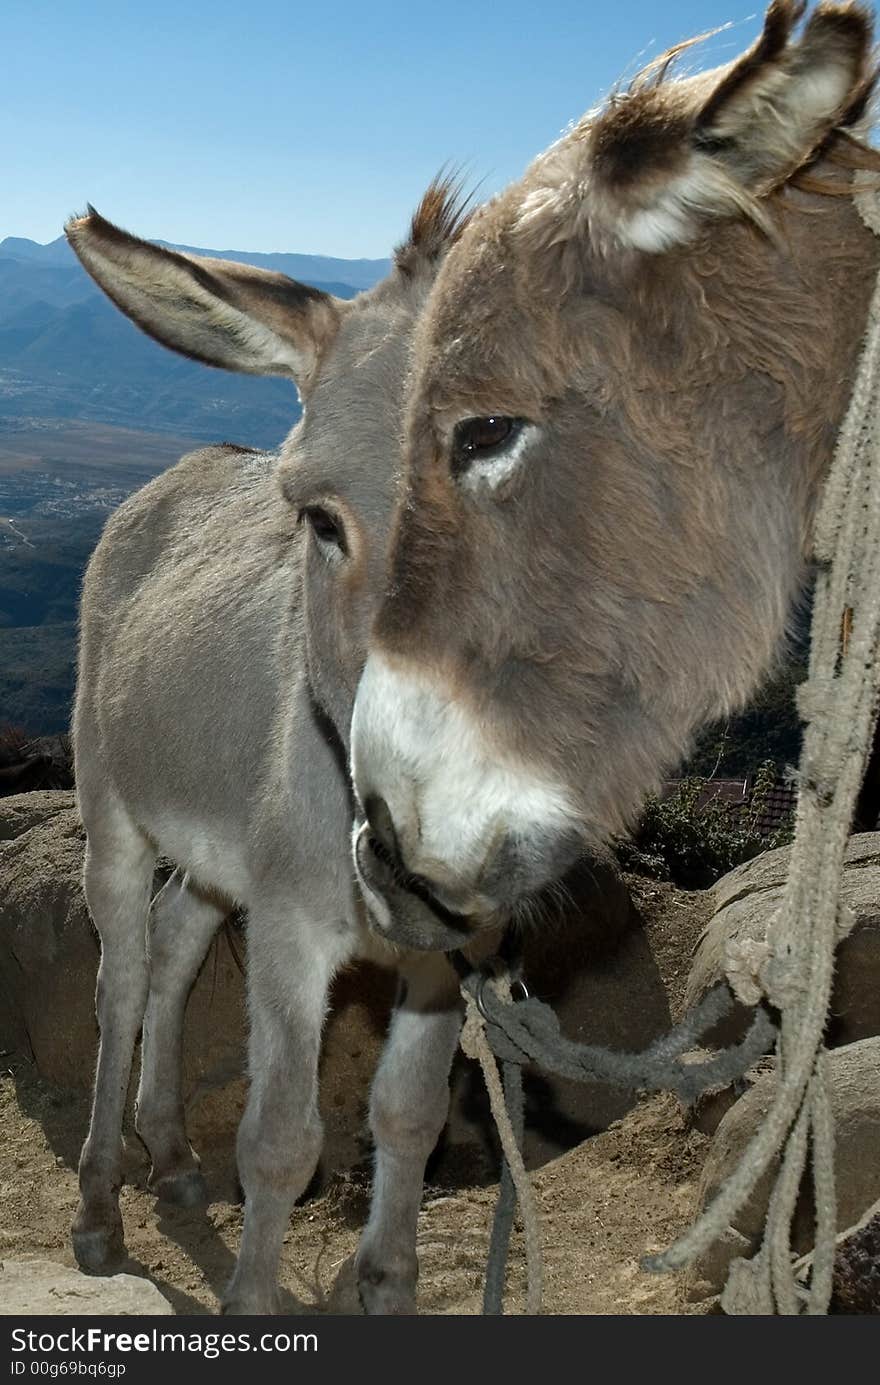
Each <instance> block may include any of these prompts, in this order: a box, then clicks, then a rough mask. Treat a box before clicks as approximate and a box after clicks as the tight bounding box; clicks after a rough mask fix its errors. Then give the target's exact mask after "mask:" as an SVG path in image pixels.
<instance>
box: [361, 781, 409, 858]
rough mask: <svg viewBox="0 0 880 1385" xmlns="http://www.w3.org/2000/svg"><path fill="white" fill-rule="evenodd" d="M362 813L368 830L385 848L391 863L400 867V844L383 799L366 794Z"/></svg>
mask: <svg viewBox="0 0 880 1385" xmlns="http://www.w3.org/2000/svg"><path fill="white" fill-rule="evenodd" d="M364 812H365V813H366V816H367V822H368V823H369V824H370V830H371V831H372V833H373V834H374V836H376V837H377V838H378V840H379V842H380V844H381V845H382V846H383V847H384V848H385V850H386V851H387V853H388V855H389V856H390V858H391V861H392V863H393V864H394V865H400V864H401V855H400V844H399V842H398V840H397V832H396V831H395V828H394V819H393V818H392V816H391V810H390V808H389V807H388V804H387V803H386V802H385V800H384V798H380V797H379V795H378V794H368V795H367V797H366V798H365V799H364Z"/></svg>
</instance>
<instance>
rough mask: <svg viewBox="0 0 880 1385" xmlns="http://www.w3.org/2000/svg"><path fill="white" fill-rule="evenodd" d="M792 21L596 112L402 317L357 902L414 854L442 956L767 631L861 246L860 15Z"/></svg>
mask: <svg viewBox="0 0 880 1385" xmlns="http://www.w3.org/2000/svg"><path fill="white" fill-rule="evenodd" d="M803 11H804V6H803V5H801V4H796V3H792V0H775V3H773V4H772V5H771V6H770V8H769V10H768V11H767V14H766V19H765V23H764V27H763V31H762V33H761V35H760V37H759V39H758V40H757V42H756V43H755V44H754V46H753V47H752V48H751V49H750V50H749V51H748V52H746V53H745V54H744V55H743V56H742V57H740V58H739V59H738V60H737V61H735V62H733V63H731V64H730V65H728V66H726V67H723V68H720V69H717V70H715V71H711V72H707V73H704V74H701V75H696V76H690V77H688V78H686V79H683V80H672V79H670V77H669V67H670V64H671V62H672V60H673V59H674V58H675V57H676V56H677V55H678V53H679V52H680V51H681V50H680V49H678V50H673V51H672V52H671V53H668V54H667V55H666V56H665V57H664V58H663V59H661V60H660V61H659V62H656V63H654V64H652V65H651V67H649V68H648V69H647V70H646V71H644V72H643V73H642V74H641V75H640V76H639V77H638V78H637V79H636V80H635V81H634V82H633V84H632V86H631V87H630V88H629V89H628V90H627V91H626V92H622V93H618V94H616V95H614V96H612V98H611V99H610V100H609V101H608V102H607V104H606V105H605V106H604V107H603V108H602V109H600V110H598V111H595V112H591V113H589V114H588V115H586V116H585V117H584V118H583V120H581V122H580V123H579V124H578V125H576V126H575V127H574V128H573V129H572V130H571V132H570V133H567V134H566V135H564V136H563V137H562V138H561V139H560V140H559V141H558V142H557V143H556V144H554V145H553V146H552V147H551V148H550V149H549V150H548V151H547V152H546V153H544V154H543V155H542V156H540V157H539V158H538V159H537V160H536V161H535V162H534V163H533V164H532V165H531V167H530V168H529V169H528V171H527V172H526V174H525V175H524V177H523V178H522V180H521V181H519V182H517V183H515V184H513V185H512V186H511V187H509V188H508V189H507V190H506V191H504V192H503V193H502V194H500V195H499V196H498V197H497V198H495V199H494V201H492V202H490V203H489V204H487V205H486V206H485V207H484V208H482V209H481V210H480V211H478V212H477V213H476V214H475V215H474V217H473V219H472V220H471V222H470V224H469V225H468V226H467V227H466V228H465V230H464V232H463V234H462V236H461V238H460V239H459V241H458V243H457V244H456V245H455V246H454V247H453V249H452V250H451V251H450V254H449V255H448V257H447V259H446V260H445V262H444V264H443V266H442V268H441V270H440V272H439V274H438V277H437V281H436V284H435V286H434V288H433V290H432V292H431V296H430V299H429V302H428V305H427V307H426V309H425V311H424V313H423V314H422V316H421V318H420V321H419V326H418V329H417V334H416V342H415V346H414V357H413V360H414V366H413V372H412V376H411V380H410V383H409V385H408V402H407V415H406V440H405V452H406V462H405V472H404V486H403V493H402V496H401V498H400V500H399V502H398V510H397V515H396V519H395V524H394V530H393V533H392V538H391V551H390V559H389V561H390V575H389V580H388V586H387V590H386V593H385V595H384V598H383V601H382V604H381V606H380V608H379V612H378V615H377V618H376V622H375V625H374V627H373V631H372V634H371V638H370V643H369V653H368V658H367V662H366V665H365V668H364V672H363V675H362V677H361V680H360V684H359V687H358V691H357V696H356V699H355V709H354V718H353V724H352V766H353V777H354V783H355V787H356V791H357V794H358V797H359V799H360V802H361V803H362V804H363V806H364V809H365V812H366V815H367V819H368V821H366V822H365V824H364V826H363V827H362V829H361V830H360V832H359V833H358V836H357V840H356V851H355V855H356V863H357V869H358V872H359V876H360V878H361V881H362V884H363V886H364V889H365V892H366V895H367V898H368V899H369V900H370V902H371V907H372V908H373V909H374V911H375V912H376V916H377V918H379V919H384V920H385V921H386V922H387V921H388V920H389V919H394V918H396V917H399V903H400V901H401V899H402V898H403V896H404V882H405V878H406V875H405V873H407V872H411V873H414V874H417V875H418V876H420V877H422V889H423V891H428V892H430V894H431V895H433V897H434V898H435V900H436V901H437V902H438V903H439V904H440V905H442V907H443V908H444V909H445V910H446V915H445V918H444V919H443V920H442V921H439V920H438V921H437V922H436V923H435V925H434V941H435V943H436V944H437V945H438V946H443V945H445V942H446V938H447V936H448V934H449V931H450V928H455V929H456V930H457V931H458V932H459V933H460V934H463V933H465V932H467V931H468V930H471V932H473V930H474V929H476V928H478V927H479V926H480V924H481V923H482V922H483V921H485V920H488V919H490V918H492V917H493V916H494V915H495V913H496V912H497V911H498V910H499V908H506V909H512V910H514V911H515V910H516V909H517V908H518V907H520V906H521V905H522V904H523V903H525V902H527V901H528V899H529V897H530V896H531V895H532V894H533V893H534V892H535V891H536V890H538V889H540V888H541V887H542V886H543V885H544V884H545V883H546V882H547V881H548V880H552V879H554V878H555V877H557V876H558V875H559V874H560V872H561V871H562V870H563V869H564V868H565V866H566V864H567V863H568V862H569V861H570V860H571V858H572V856H573V855H574V854H575V853H576V852H578V851H579V850H582V849H583V846H584V843H585V842H586V843H587V844H589V845H591V846H596V845H597V844H598V843H600V842H601V841H603V840H604V839H606V838H607V837H608V836H610V835H612V834H616V833H619V832H621V831H623V830H624V829H625V827H626V825H627V823H628V821H630V820H631V818H632V816H633V815H634V813H635V812H636V811H637V809H638V808H639V806H640V804H641V802H642V799H643V796H644V795H645V793H646V792H647V791H649V790H650V789H652V788H653V787H655V786H656V785H657V784H658V781H659V780H660V779H661V777H662V776H663V773H664V772H665V771H668V769H669V768H670V767H671V766H673V765H674V764H675V763H676V762H678V761H679V760H680V758H681V757H682V756H683V755H684V754H686V752H687V750H688V749H689V746H690V744H691V742H692V738H693V735H694V733H695V731H696V730H697V729H698V728H699V727H700V726H701V725H702V724H704V723H705V722H706V721H707V720H709V719H711V718H714V717H719V716H724V715H727V714H729V713H730V712H731V711H732V710H734V709H736V708H737V707H739V706H741V705H742V704H743V703H744V701H745V700H746V699H747V698H748V697H749V695H750V694H751V693H752V692H753V690H754V689H755V687H756V685H757V683H758V681H759V679H760V678H761V677H762V676H763V675H764V674H765V672H766V670H767V669H768V667H769V666H770V665H771V663H772V661H773V659H774V657H775V655H776V653H777V651H778V650H779V648H780V644H781V642H782V641H783V639H784V634H785V628H786V622H787V619H788V616H789V613H790V611H791V609H792V605H793V602H794V601H795V600H796V598H797V596H798V594H799V593H800V592H801V591H802V588H803V585H804V582H805V578H806V574H807V568H808V558H809V553H810V536H811V528H812V521H813V515H814V511H815V509H816V505H817V499H818V496H819V493H820V489H821V486H822V482H823V478H824V476H825V474H826V470H827V467H828V465H829V461H830V457H831V453H832V448H833V444H834V441H835V437H836V433H837V430H838V426H839V424H840V422H841V419H842V416H843V414H844V411H845V409H846V405H847V402H848V398H849V394H850V388H851V383H852V380H853V376H854V371H855V367H856V364H857V358H858V354H859V348H860V343H861V340H862V333H863V328H864V324H865V319H866V312H867V305H868V302H869V298H870V294H871V287H872V284H873V282H874V279H875V276H876V273H877V267H878V242H877V239H876V238H875V236H874V235H873V234H872V233H871V232H870V231H869V230H867V229H866V227H865V226H864V224H863V223H862V221H861V219H860V217H859V214H858V212H857V210H856V208H855V207H854V205H853V201H852V177H853V170H854V169H856V168H862V169H871V170H878V169H880V156H878V154H877V153H876V152H875V151H873V150H870V149H869V148H867V147H866V146H865V144H864V143H862V142H861V140H860V139H859V137H858V136H859V131H860V129H863V128H864V127H865V124H866V121H865V112H866V107H867V103H868V99H869V96H870V94H871V91H872V87H873V85H874V71H873V69H872V66H871V21H870V18H869V15H868V13H867V12H866V11H865V10H864V9H863V8H861V7H860V6H858V5H835V4H822V5H819V6H818V8H817V9H816V10H815V11H814V12H813V14H812V16H811V17H810V18H809V21H808V22H807V23H806V25H805V27H804V28H803V30H802V32H801V33H800V35H799V36H798V33H797V27H798V25H799V23H800V20H801V18H802V16H803ZM694 42H696V40H694ZM686 46H687V45H682V47H686ZM388 931H389V933H390V936H394V933H395V926H394V924H393V923H392V925H391V926H390V928H389V930H388Z"/></svg>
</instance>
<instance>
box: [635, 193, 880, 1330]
mask: <svg viewBox="0 0 880 1385" xmlns="http://www.w3.org/2000/svg"><path fill="white" fill-rule="evenodd" d="M855 186H856V192H855V202H856V206H857V207H858V209H859V212H860V213H861V216H862V219H863V221H864V222H865V224H866V226H868V227H869V229H870V230H872V231H873V232H874V233H875V234H877V235H880V203H878V199H877V195H876V191H874V188H875V186H876V185H875V183H873V181H872V183H871V187H870V189H869V185H868V180H867V179H865V178H863V177H861V176H860V175H856V185H855ZM814 551H815V557H816V559H817V562H818V564H819V571H818V578H817V585H816V597H815V607H814V615H813V630H812V647H811V654H810V667H809V673H808V677H807V681H806V683H805V684H804V685H803V687H802V689H801V691H800V695H799V699H798V702H799V708H800V711H801V713H802V715H803V718H804V720H805V721H806V722H807V726H806V730H805V733H804V745H803V751H802V754H801V765H800V775H799V777H800V793H799V797H798V813H797V821H796V826H795V839H794V845H793V847H792V853H791V861H790V866H789V875H788V880H787V883H786V887H785V893H784V895H783V899H782V903H781V905H780V907H779V910H778V911H777V914H776V915H775V917H774V919H773V921H772V923H771V926H770V929H769V931H768V939H767V946H766V948H764V949H761V950H759V951H758V952H757V953H756V955H755V956H754V958H753V962H754V970H753V974H752V975H751V977H750V978H744V976H743V965H744V959H743V956H742V955H741V954H740V955H738V956H736V957H732V958H731V959H730V960H731V966H730V968H729V972H728V974H729V978H730V980H731V983H732V984H733V985H734V986H735V987H736V988H737V989H738V990H740V989H741V988H742V987H743V985H744V982H745V983H746V984H748V983H751V985H752V986H753V987H754V990H755V992H756V993H761V994H763V995H764V996H766V998H767V999H768V1000H769V1001H770V1003H771V1004H773V1005H775V1006H777V1007H778V1008H779V1009H780V1011H781V1025H780V1033H779V1040H778V1046H777V1053H778V1067H777V1070H778V1078H777V1085H776V1091H775V1095H774V1099H773V1102H772V1105H771V1107H770V1110H769V1111H768V1113H767V1116H766V1118H765V1120H764V1122H763V1124H762V1126H761V1129H760V1130H759V1131H758V1132H757V1134H756V1135H755V1136H754V1137H753V1139H752V1141H751V1143H750V1144H749V1145H748V1147H747V1149H746V1150H745V1152H744V1153H743V1156H742V1158H741V1160H740V1163H739V1165H738V1166H737V1168H736V1169H735V1170H734V1171H733V1173H732V1174H731V1176H730V1177H729V1179H728V1180H727V1182H726V1183H725V1184H724V1185H723V1186H722V1188H721V1189H720V1191H719V1193H718V1195H717V1197H716V1198H715V1200H714V1201H713V1202H712V1204H711V1205H710V1206H709V1207H708V1208H707V1209H706V1211H705V1212H704V1213H703V1215H702V1216H701V1217H700V1218H698V1220H697V1221H696V1222H695V1223H694V1225H693V1226H692V1227H691V1228H690V1229H689V1230H688V1231H687V1232H686V1233H685V1234H684V1235H683V1236H682V1237H681V1238H680V1239H679V1240H678V1241H676V1243H675V1244H674V1245H673V1246H671V1247H670V1249H669V1250H667V1251H666V1252H665V1253H664V1254H662V1255H659V1256H656V1257H654V1258H652V1259H650V1260H648V1261H646V1264H647V1266H648V1267H649V1268H651V1269H654V1270H661V1271H662V1270H671V1269H677V1268H679V1267H680V1266H682V1265H685V1264H688V1263H689V1262H691V1261H693V1260H694V1259H696V1258H697V1256H699V1255H700V1254H701V1253H702V1252H703V1251H704V1250H706V1249H707V1248H708V1247H709V1245H710V1244H711V1243H712V1242H713V1241H714V1240H716V1239H717V1238H718V1237H719V1236H720V1235H722V1234H723V1232H724V1231H725V1229H726V1228H727V1226H728V1224H729V1223H730V1221H731V1220H732V1218H733V1217H735V1215H736V1213H737V1212H738V1211H739V1209H740V1208H741V1207H742V1205H743V1203H744V1202H745V1200H746V1198H747V1197H748V1196H749V1195H750V1193H751V1192H752V1190H753V1188H754V1186H755V1184H756V1183H757V1181H758V1179H759V1178H760V1177H761V1175H762V1174H763V1173H764V1171H765V1170H766V1169H767V1168H768V1167H769V1166H770V1164H771V1163H772V1162H773V1160H774V1159H775V1158H776V1157H777V1156H779V1157H780V1167H779V1171H778V1174H777V1179H776V1184H775V1187H774V1190H773V1193H772V1194H771V1197H770V1203H769V1208H768V1213H767V1220H766V1224H765V1229H764V1239H763V1242H762V1244H761V1247H760V1249H759V1251H758V1253H757V1255H756V1256H755V1257H754V1258H753V1259H752V1260H750V1261H746V1260H742V1259H740V1260H736V1261H734V1262H733V1264H732V1266H731V1270H730V1275H729V1278H728V1282H727V1285H726V1287H725V1290H724V1293H723V1294H722V1298H721V1304H722V1307H723V1308H724V1310H725V1311H726V1312H727V1313H732V1314H738V1313H774V1312H777V1313H784V1314H796V1313H800V1312H802V1311H804V1309H806V1311H807V1312H808V1313H811V1314H821V1313H825V1312H827V1309H828V1303H829V1301H830V1296H831V1278H832V1270H833V1262H834V1248H835V1232H836V1202H835V1189H834V1164H833V1153H834V1134H833V1122H832V1117H831V1106H830V1100H829V1095H828V1089H827V1076H826V1061H825V1049H824V1046H823V1034H824V1030H825V1025H826V1022H827V1015H828V1006H829V1001H830V998H831V983H832V977H833V966H834V953H835V948H836V946H837V943H838V941H839V939H840V937H841V936H842V935H843V934H844V933H845V932H846V931H848V928H849V927H850V926H851V922H852V920H851V917H850V915H849V913H848V911H847V910H846V909H845V908H844V907H843V906H842V904H841V900H840V881H841V874H842V869H843V857H844V852H845V849H846V843H847V839H848V836H849V830H850V825H851V823H852V817H853V811H854V808H855V803H856V799H857V796H858V792H859V788H860V785H861V781H862V778H863V775H864V771H865V766H866V763H867V759H868V754H869V751H870V747H871V743H872V738H873V731H874V725H875V722H876V719H877V701H878V692H880V690H878V656H880V277H878V283H877V286H876V287H875V290H874V294H873V296H872V299H871V304H870V308H869V312H868V326H867V332H866V338H865V344H864V348H863V352H862V357H861V361H860V363H859V368H858V372H857V376H856V381H855V386H854V389H853V393H852V399H851V401H850V406H849V409H848V411H847V415H846V418H845V420H844V423H843V426H842V428H841V430H840V435H839V438H838V443H837V447H836V450H835V454H834V459H833V462H832V466H831V470H830V473H829V476H828V480H827V482H826V486H825V492H824V495H823V499H822V504H821V506H820V509H819V513H818V516H817V521H816V531H815V539H814ZM810 1144H811V1145H812V1163H813V1183H814V1193H815V1203H816V1240H815V1253H814V1259H813V1274H812V1280H811V1285H810V1290H809V1293H808V1295H806V1296H805V1295H804V1294H803V1292H802V1291H801V1289H800V1287H799V1285H798V1283H797V1281H796V1279H795V1274H794V1267H793V1262H792V1255H791V1245H790V1237H791V1219H792V1215H793V1212H794V1205H795V1201H796V1198H797V1193H798V1189H799V1187H800V1183H801V1179H802V1176H803V1171H804V1166H805V1163H806V1157H807V1149H808V1146H809V1145H810Z"/></svg>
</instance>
